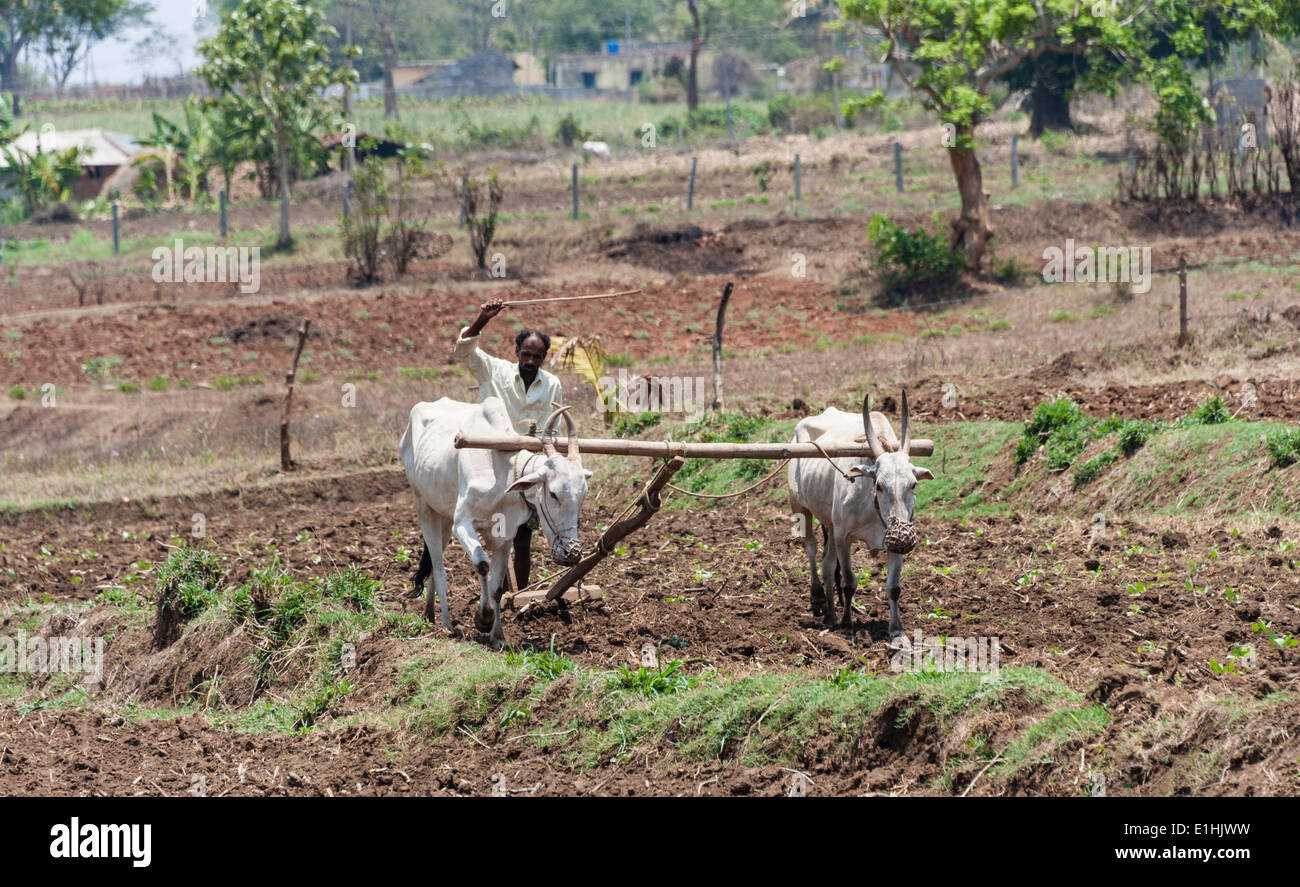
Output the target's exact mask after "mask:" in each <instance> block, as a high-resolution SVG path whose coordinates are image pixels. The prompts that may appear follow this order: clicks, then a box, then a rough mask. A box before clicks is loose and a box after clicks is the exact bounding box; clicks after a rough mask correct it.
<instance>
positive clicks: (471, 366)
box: [456, 299, 505, 383]
mask: <svg viewBox="0 0 1300 887" xmlns="http://www.w3.org/2000/svg"><path fill="white" fill-rule="evenodd" d="M504 307H505V302H503V301H502V300H501V299H489V300H488V301H486V302H484V303H483V304H482V305H480V306H479V312H478V317H477V318H475V319H474V322H473V323H471V324H470V325H469V326H467V327H465V329H463V330H461V333H460V336H459V337H458V338H457V339H456V362H457V363H459V364H461V365H462V366H463V367H465V368H466V369H467V370H469V371H470V373H471V374H472V375H473V376H474V378H475V379H477V380H478V381H479V382H480V383H481V382H484V381H486V380H487V379H488V378H490V377H491V375H492V368H491V366H490V365H489V364H490V362H491V361H492V360H493V359H494V358H492V357H491V356H489V355H488V354H486V353H484V352H483V351H482V350H481V349H480V348H479V347H478V341H479V338H478V337H479V333H481V332H483V327H485V326H487V322H488V321H489V320H491V319H492V318H494V317H496V316H497V315H498V314H500V313H501V309H502V308H504Z"/></svg>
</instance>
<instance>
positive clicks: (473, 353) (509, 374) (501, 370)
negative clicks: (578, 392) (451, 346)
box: [456, 327, 564, 434]
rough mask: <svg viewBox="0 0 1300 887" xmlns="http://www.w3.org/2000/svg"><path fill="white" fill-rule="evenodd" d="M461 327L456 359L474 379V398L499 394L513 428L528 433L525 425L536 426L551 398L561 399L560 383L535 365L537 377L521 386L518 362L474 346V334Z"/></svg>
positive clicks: (562, 398)
mask: <svg viewBox="0 0 1300 887" xmlns="http://www.w3.org/2000/svg"><path fill="white" fill-rule="evenodd" d="M467 329H469V327H465V328H463V329H462V330H461V331H460V336H459V337H457V339H456V360H457V362H458V363H460V364H461V366H463V367H465V368H466V369H467V370H469V371H470V373H471V374H472V375H473V376H474V378H475V379H477V380H478V385H479V388H478V402H479V403H482V402H483V401H485V400H487V399H488V398H489V397H499V398H501V402H502V403H504V404H505V407H506V415H507V416H509V417H510V421H511V423H512V424H513V425H514V426H515V431H517V432H518V433H519V434H527V433H528V425H529V423H531V422H536V423H537V426H538V429H539V430H540V429H541V424H542V422H544V421H545V420H546V417H547V416H549V415H550V414H551V413H552V411H554V409H555V407H553V406H551V402H552V401H554V402H555V403H563V402H564V386H563V385H561V384H560V380H559V379H557V378H556V377H555V376H554V375H552V374H551V373H548V372H546V370H544V369H541V368H538V370H537V378H536V379H534V380H533V384H532V385H529V386H528V389H527V390H526V391H525V390H524V380H523V377H522V376H520V375H519V364H517V363H511V362H510V361H508V360H502V359H501V358H499V357H493V356H492V355H490V354H487V353H485V352H484V351H483V349H481V348H479V347H478V342H479V337H478V336H466V335H465V330H467Z"/></svg>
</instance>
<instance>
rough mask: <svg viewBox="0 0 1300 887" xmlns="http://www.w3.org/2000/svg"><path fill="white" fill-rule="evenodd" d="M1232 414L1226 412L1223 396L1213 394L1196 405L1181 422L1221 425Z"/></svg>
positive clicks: (1186, 423) (1185, 423)
mask: <svg viewBox="0 0 1300 887" xmlns="http://www.w3.org/2000/svg"><path fill="white" fill-rule="evenodd" d="M1231 418H1232V414H1231V413H1229V412H1228V406H1227V404H1225V403H1224V402H1223V398H1222V397H1220V396H1219V395H1217V394H1216V395H1214V397H1211V398H1210V399H1209V400H1207V401H1206V402H1205V403H1203V404H1201V405H1200V406H1199V407H1197V408H1196V409H1195V410H1194V411H1193V412H1192V413H1191V414H1190V415H1188V416H1186V417H1185V418H1184V419H1183V421H1182V424H1184V425H1221V424H1222V423H1224V422H1227V421H1229V420H1230V419H1231Z"/></svg>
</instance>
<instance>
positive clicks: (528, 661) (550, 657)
mask: <svg viewBox="0 0 1300 887" xmlns="http://www.w3.org/2000/svg"><path fill="white" fill-rule="evenodd" d="M506 664H508V665H522V666H525V667H526V668H527V669H528V670H529V671H531V672H532V673H533V674H535V675H537V677H539V678H541V679H542V680H543V681H553V680H555V679H556V678H558V677H559V676H560V675H562V674H564V673H566V672H570V671H576V670H577V668H578V666H577V663H575V662H574V661H573V659H571V658H570V657H569V656H568V655H567V654H565V653H556V652H555V635H551V646H550V647H549V648H548V649H546V650H522V651H516V650H510V651H508V652H507V653H506Z"/></svg>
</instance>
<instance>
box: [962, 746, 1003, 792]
mask: <svg viewBox="0 0 1300 887" xmlns="http://www.w3.org/2000/svg"><path fill="white" fill-rule="evenodd" d="M1000 760H1002V755H998V756H997V757H996V758H994V759H993V760H991V761H989V762H988V763H987V764H985V765H984V769H983V770H981V771H980V772H978V773H976V774H975V778H974V779H972V780H971V781H970V785H968V786H966V791H964V792H962V793H961V794H960V795H958V796H957V797H959V798H964V797H966V792H969V791H970V790H971V789H973V788H974V787H975V783H976V782H978V781H979V778H980V777H981V776H983V775H984V774H985V773H986V772H987V771H988V769H989V768H990V767H992V766H993V765H994V764H996V763H997V762H998V761H1000Z"/></svg>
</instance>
